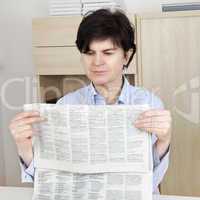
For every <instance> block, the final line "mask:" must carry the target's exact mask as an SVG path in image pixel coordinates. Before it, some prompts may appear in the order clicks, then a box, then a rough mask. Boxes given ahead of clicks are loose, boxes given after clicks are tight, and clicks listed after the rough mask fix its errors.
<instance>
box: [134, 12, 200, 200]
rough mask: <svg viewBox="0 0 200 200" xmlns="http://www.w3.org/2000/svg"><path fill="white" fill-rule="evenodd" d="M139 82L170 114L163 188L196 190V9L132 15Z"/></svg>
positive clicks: (199, 183)
mask: <svg viewBox="0 0 200 200" xmlns="http://www.w3.org/2000/svg"><path fill="white" fill-rule="evenodd" d="M137 36H138V41H137V44H138V51H139V52H138V68H139V69H140V70H139V79H140V84H141V85H143V86H144V87H146V88H148V89H149V90H152V91H153V92H155V93H156V94H157V95H158V96H160V97H161V98H162V99H163V101H164V103H165V105H166V107H167V108H168V109H170V110H171V112H172V117H173V124H172V135H173V136H172V144H171V157H170V166H169V170H168V172H167V175H166V177H165V180H164V181H163V183H162V184H161V192H162V193H163V194H173V195H174V194H176V195H195V196H200V170H199V169H200V53H199V52H200V37H199V36H200V12H180V13H169V14H161V15H142V16H138V17H137Z"/></svg>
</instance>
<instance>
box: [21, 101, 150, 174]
mask: <svg viewBox="0 0 200 200" xmlns="http://www.w3.org/2000/svg"><path fill="white" fill-rule="evenodd" d="M146 109H147V106H124V105H123V106H120V105H116V106H113V105H110V106H109V105H107V106H100V105H99V106H94V105H92V106H88V105H55V104H32V105H25V110H38V111H39V112H40V114H41V116H43V117H46V118H47V121H46V122H43V123H41V124H40V125H39V126H38V127H37V128H38V129H39V130H40V132H41V133H42V134H41V135H40V136H39V137H36V138H35V145H34V159H35V160H34V163H35V167H39V168H50V169H58V170H67V171H70V172H77V173H101V172H120V171H121V172H131V171H134V172H137V171H138V172H141V171H148V170H150V168H151V167H152V161H151V160H149V159H151V156H150V155H151V152H150V150H151V148H150V147H151V137H150V136H149V135H148V134H147V133H145V132H142V131H140V130H139V129H136V128H135V127H134V125H133V122H134V120H136V118H137V117H138V115H139V114H140V113H141V112H143V111H144V110H146ZM122 163H123V165H122Z"/></svg>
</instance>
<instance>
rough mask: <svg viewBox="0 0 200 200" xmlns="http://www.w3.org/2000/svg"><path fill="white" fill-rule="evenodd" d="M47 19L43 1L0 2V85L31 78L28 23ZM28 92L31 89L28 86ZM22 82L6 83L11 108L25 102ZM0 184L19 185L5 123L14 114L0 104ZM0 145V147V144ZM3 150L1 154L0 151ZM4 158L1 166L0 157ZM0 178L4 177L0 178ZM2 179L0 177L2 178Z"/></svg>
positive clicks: (11, 145) (29, 28) (7, 98)
mask: <svg viewBox="0 0 200 200" xmlns="http://www.w3.org/2000/svg"><path fill="white" fill-rule="evenodd" d="M38 16H47V0H42V1H41V0H28V1H27V0H20V1H18V0H1V1H0V27H1V28H0V29H1V31H0V36H1V37H0V86H1V89H2V87H3V86H5V83H6V81H7V80H11V79H13V78H22V80H23V78H24V77H26V76H29V77H32V76H33V74H34V67H33V64H32V49H31V37H32V36H31V23H32V18H33V17H38ZM30 89H31V87H30ZM24 94H25V91H24V83H23V82H21V83H20V82H18V83H14V84H9V86H8V87H7V90H6V100H7V101H8V103H10V104H12V105H23V104H24V103H25V98H24V96H25V95H24ZM2 95H3V94H2V90H1V96H2ZM0 110H1V127H0V128H1V130H0V133H1V134H0V160H1V162H0V163H1V164H0V177H1V178H0V184H1V185H13V186H14V185H20V170H19V165H18V162H17V159H18V158H17V154H16V148H15V145H14V143H13V141H12V138H11V136H10V134H9V131H8V128H7V127H8V123H9V121H10V119H11V117H13V115H14V114H15V113H16V112H17V111H14V110H12V109H8V108H7V107H6V106H5V104H4V102H1V109H0ZM2 142H3V146H2V144H1V143H2ZM2 147H4V151H3V150H2ZM3 155H4V158H5V159H4V163H3V162H2V159H3V158H2V157H3ZM3 175H4V176H3ZM2 176H3V177H2Z"/></svg>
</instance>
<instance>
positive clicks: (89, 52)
mask: <svg viewBox="0 0 200 200" xmlns="http://www.w3.org/2000/svg"><path fill="white" fill-rule="evenodd" d="M86 54H87V55H93V54H94V53H93V52H91V51H88V52H86Z"/></svg>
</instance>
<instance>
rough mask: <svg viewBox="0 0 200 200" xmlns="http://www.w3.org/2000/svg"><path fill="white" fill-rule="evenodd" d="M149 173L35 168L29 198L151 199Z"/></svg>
mask: <svg viewBox="0 0 200 200" xmlns="http://www.w3.org/2000/svg"><path fill="white" fill-rule="evenodd" d="M151 181H152V174H151V173H97V174H76V173H69V172H66V171H59V170H46V169H37V170H36V174H35V187H34V195H33V200H152V190H151V185H152V182H151Z"/></svg>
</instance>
